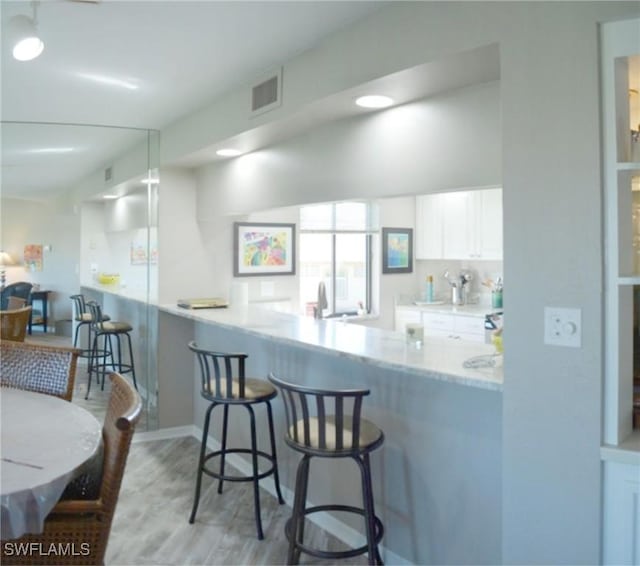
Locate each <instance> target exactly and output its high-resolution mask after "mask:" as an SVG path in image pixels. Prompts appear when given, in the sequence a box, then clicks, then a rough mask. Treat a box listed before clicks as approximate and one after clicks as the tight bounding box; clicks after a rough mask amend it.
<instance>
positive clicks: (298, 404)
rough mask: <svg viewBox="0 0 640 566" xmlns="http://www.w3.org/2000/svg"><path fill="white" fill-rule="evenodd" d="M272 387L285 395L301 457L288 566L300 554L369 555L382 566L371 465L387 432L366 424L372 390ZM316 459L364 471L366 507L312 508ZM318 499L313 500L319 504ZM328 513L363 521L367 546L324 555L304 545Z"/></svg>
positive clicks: (289, 431) (290, 435)
mask: <svg viewBox="0 0 640 566" xmlns="http://www.w3.org/2000/svg"><path fill="white" fill-rule="evenodd" d="M269 381H271V383H273V384H274V385H275V386H276V387H277V388H278V389H279V390H280V393H281V397H282V399H283V401H284V404H285V411H284V413H285V417H286V420H287V427H286V433H285V442H286V443H287V445H288V446H289V447H290V448H292V449H293V450H295V451H296V452H298V453H300V454H301V455H302V458H301V459H300V463H299V464H298V471H297V474H296V485H295V494H294V501H293V509H292V512H291V518H290V519H289V520H288V521H287V522H286V524H285V527H284V532H285V535H286V537H287V540H288V541H289V552H288V555H287V564H298V561H299V559H300V553H301V552H304V553H305V554H310V555H311V556H315V557H317V558H329V559H331V560H333V561H335V560H337V559H341V558H350V557H352V556H358V555H360V554H368V555H369V556H368V559H369V560H368V562H369V564H383V562H382V557H381V556H380V552H379V551H378V543H379V542H380V541H381V540H382V536H383V534H384V527H383V525H382V522H381V521H380V519H379V518H378V517H376V514H375V506H374V497H373V486H372V481H371V464H370V457H369V454H370V453H371V452H373V451H374V450H375V449H376V448H379V447H380V446H382V443H383V442H384V434H383V432H382V431H381V430H380V429H379V428H378V427H377V426H376V425H375V424H374V423H372V422H371V421H368V420H366V419H364V418H361V411H362V403H363V398H364V397H365V396H367V395H369V390H368V389H343V390H327V389H312V388H310V387H302V386H299V385H295V384H293V383H287V382H286V381H283V380H281V379H279V378H276V377H275V375H274V374H273V373H270V374H269ZM312 458H327V459H329V460H335V459H336V458H349V459H352V460H354V461H355V462H356V464H357V465H358V468H359V469H360V477H361V486H362V500H363V501H362V507H355V506H353V505H345V504H344V502H341V503H337V504H336V503H333V504H328V505H315V506H313V507H308V506H307V503H308V502H307V492H308V486H309V468H310V465H311V459H312ZM316 497H317V496H316V495H314V499H315V498H316ZM325 511H339V512H341V513H354V514H356V515H359V516H360V517H363V518H364V527H365V528H364V531H365V532H364V538H365V539H366V544H364V545H362V546H360V547H358V548H349V549H347V550H337V551H335V550H331V551H330V550H324V549H319V548H317V547H312V546H311V545H310V544H309V541H307V542H306V543H305V541H304V530H305V529H304V525H305V521H306V519H307V516H309V515H311V514H313V513H318V512H325Z"/></svg>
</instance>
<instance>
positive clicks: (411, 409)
mask: <svg viewBox="0 0 640 566" xmlns="http://www.w3.org/2000/svg"><path fill="white" fill-rule="evenodd" d="M191 340H195V341H196V342H197V343H198V344H199V345H200V346H201V347H203V348H209V349H215V350H218V351H227V352H245V353H247V354H248V355H249V358H248V360H247V375H248V376H251V377H257V378H263V379H266V377H267V375H268V374H269V372H273V373H274V374H275V375H276V376H278V377H280V378H282V379H284V380H287V381H290V382H294V383H298V384H301V385H307V386H311V387H323V388H332V387H333V388H366V389H369V390H370V391H371V394H370V395H369V396H368V397H366V398H365V402H364V408H363V414H364V416H365V418H367V419H369V420H371V421H373V422H374V423H376V425H378V426H379V427H380V428H381V429H382V430H383V431H384V434H385V442H384V444H383V446H382V448H381V449H380V450H377V451H376V453H374V454H373V455H372V468H373V470H372V474H373V480H374V495H375V504H376V514H377V515H378V516H379V517H380V518H381V519H382V522H383V523H384V526H385V535H384V538H383V540H382V546H383V549H384V553H383V558H385V561H386V562H387V563H402V562H406V563H414V564H444V563H449V564H451V563H457V564H465V563H466V564H470V563H474V564H496V563H499V562H500V561H501V531H502V524H501V523H502V519H501V505H502V503H501V473H502V367H501V366H499V365H498V366H497V367H491V368H472V369H469V368H465V367H463V362H464V361H465V360H468V359H470V358H472V357H474V356H478V355H486V354H490V353H492V352H493V347H492V346H488V345H485V344H479V343H472V342H466V341H461V340H452V339H447V338H426V339H425V341H424V343H422V344H421V345H416V344H415V343H413V342H408V341H407V340H406V338H405V336H404V335H403V334H401V333H395V332H389V331H383V330H379V329H374V328H368V327H365V326H361V325H358V324H352V323H350V322H346V321H341V320H315V319H312V318H310V317H303V316H298V315H293V314H288V313H283V312H276V311H273V310H268V309H265V308H261V307H259V306H241V307H231V308H228V309H210V310H187V309H182V308H179V307H176V306H173V305H162V306H159V307H158V421H159V426H160V428H161V429H170V428H171V427H185V426H191V427H194V430H195V429H198V430H200V429H201V427H202V423H203V421H204V413H205V410H206V408H207V403H206V402H205V401H204V400H203V399H202V398H201V397H200V379H199V376H198V373H196V372H197V371H198V368H196V365H195V358H194V356H193V354H192V353H191V352H190V351H189V350H188V348H187V343H188V342H189V341H191ZM273 406H274V418H275V427H276V437H277V438H278V439H279V440H278V447H277V449H278V461H279V466H280V480H281V483H282V486H283V491H284V494H285V499H286V500H287V502H288V503H289V504H290V503H291V499H292V490H293V486H294V482H295V469H296V465H297V462H298V459H299V455H298V454H297V453H293V451H292V450H291V449H290V448H288V447H287V446H286V444H285V443H284V441H283V437H284V423H285V418H284V407H283V405H282V402H281V400H279V399H276V400H275V401H274V403H273ZM214 418H215V417H214ZM230 418H231V425H232V426H230V437H229V443H230V445H231V444H235V445H239V446H243V445H245V446H247V445H248V444H249V432H248V424H247V423H244V420H245V419H247V415H246V412H244V411H238V413H237V414H233V411H232V412H231V414H230ZM219 426H220V423H219V422H218V421H215V420H214V422H213V425H212V428H211V436H212V437H213V438H211V444H212V445H214V446H215V445H216V439H215V436H216V435H217V434H218V430H219ZM266 441H267V436H266V431H259V445H261V446H264V445H265V443H266ZM232 463H233V464H234V465H236V466H237V467H239V468H240V469H243V471H244V469H248V467H249V465H248V463H246V462H244V461H240V460H233V461H232ZM325 464H326V466H325ZM194 473H195V470H194ZM268 480H270V478H267V481H264V484H261V485H264V487H266V488H267V489H269V490H272V486H273V484H272V483H269V481H268ZM308 499H309V501H311V502H313V503H314V504H323V503H332V502H340V503H345V504H353V505H358V504H359V503H360V501H361V493H360V489H359V476H358V471H357V468H356V467H355V465H354V464H353V463H352V462H348V461H335V462H334V461H332V462H325V461H323V460H322V459H318V461H315V460H314V464H313V466H312V470H311V479H310V483H309V494H308ZM176 520H178V519H176ZM185 520H186V518H185ZM319 522H320V524H321V526H322V527H323V528H325V529H327V530H329V531H330V532H332V533H333V534H335V535H337V536H338V537H340V538H342V539H343V540H345V541H346V542H348V543H349V544H357V543H359V542H360V540H361V539H359V538H358V536H359V535H358V534H357V532H358V531H360V530H361V526H360V525H359V524H358V521H356V522H355V524H354V523H353V522H352V521H351V518H350V517H343V516H338V515H336V516H335V517H321V518H320V519H319ZM267 538H268V536H267Z"/></svg>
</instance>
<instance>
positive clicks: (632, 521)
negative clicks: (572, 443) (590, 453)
mask: <svg viewBox="0 0 640 566" xmlns="http://www.w3.org/2000/svg"><path fill="white" fill-rule="evenodd" d="M603 482H604V490H603V505H604V510H603V521H602V524H603V529H602V530H603V537H602V557H603V560H602V562H603V564H615V565H617V566H619V565H622V564H629V565H633V564H638V558H639V556H638V553H639V552H640V503H639V502H640V466H638V465H637V464H636V465H634V464H623V463H619V462H605V463H604V476H603Z"/></svg>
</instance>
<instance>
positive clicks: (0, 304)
mask: <svg viewBox="0 0 640 566" xmlns="http://www.w3.org/2000/svg"><path fill="white" fill-rule="evenodd" d="M32 288H33V284H32V283H29V282H28V281H18V282H17V283H11V284H10V285H7V286H6V287H5V288H4V289H2V293H1V295H0V310H3V311H6V310H8V308H9V307H8V304H9V297H19V298H21V299H24V300H25V302H26V304H27V305H29V304H31V289H32Z"/></svg>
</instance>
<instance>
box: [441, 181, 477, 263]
mask: <svg viewBox="0 0 640 566" xmlns="http://www.w3.org/2000/svg"><path fill="white" fill-rule="evenodd" d="M472 196H473V192H470V191H463V192H454V193H443V194H441V195H439V197H440V199H441V206H442V220H443V223H444V225H443V247H444V250H443V256H444V258H445V259H468V258H469V257H473V255H472V232H473V230H474V223H475V218H474V215H473V214H472Z"/></svg>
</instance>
